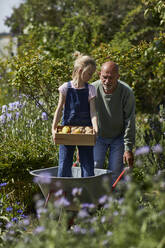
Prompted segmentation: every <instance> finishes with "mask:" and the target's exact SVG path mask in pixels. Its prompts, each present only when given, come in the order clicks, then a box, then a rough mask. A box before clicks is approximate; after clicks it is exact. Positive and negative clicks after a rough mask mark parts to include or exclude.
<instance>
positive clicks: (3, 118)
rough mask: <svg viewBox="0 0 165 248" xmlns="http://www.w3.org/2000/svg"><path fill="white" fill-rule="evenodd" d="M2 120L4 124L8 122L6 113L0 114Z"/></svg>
mask: <svg viewBox="0 0 165 248" xmlns="http://www.w3.org/2000/svg"><path fill="white" fill-rule="evenodd" d="M0 122H1V123H2V124H4V123H5V122H6V115H5V114H3V115H0Z"/></svg>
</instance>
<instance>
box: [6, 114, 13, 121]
mask: <svg viewBox="0 0 165 248" xmlns="http://www.w3.org/2000/svg"><path fill="white" fill-rule="evenodd" d="M6 116H7V121H11V120H12V119H13V118H12V114H11V113H7V114H6Z"/></svg>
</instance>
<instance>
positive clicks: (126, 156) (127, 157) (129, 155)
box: [123, 151, 134, 167]
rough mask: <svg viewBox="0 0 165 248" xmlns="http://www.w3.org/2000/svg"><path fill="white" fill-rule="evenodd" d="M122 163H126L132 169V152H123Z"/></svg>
mask: <svg viewBox="0 0 165 248" xmlns="http://www.w3.org/2000/svg"><path fill="white" fill-rule="evenodd" d="M123 163H124V164H125V163H127V164H128V166H130V167H133V163H134V155H133V152H132V151H125V152H124V155H123Z"/></svg>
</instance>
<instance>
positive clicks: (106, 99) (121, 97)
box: [92, 80, 135, 151]
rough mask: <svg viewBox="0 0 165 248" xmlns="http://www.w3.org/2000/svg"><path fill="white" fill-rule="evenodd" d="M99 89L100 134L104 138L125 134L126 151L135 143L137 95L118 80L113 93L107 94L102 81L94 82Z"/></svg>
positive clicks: (97, 105) (97, 108)
mask: <svg viewBox="0 0 165 248" xmlns="http://www.w3.org/2000/svg"><path fill="white" fill-rule="evenodd" d="M92 84H93V85H94V86H95V88H96V91H97V96H96V111H97V118H98V127H99V132H98V135H99V136H101V137H103V138H114V137H117V136H119V135H123V136H124V146H125V151H131V150H132V148H133V146H134V144H135V97H134V94H133V91H132V89H131V88H130V87H129V85H128V84H126V83H124V82H122V81H120V80H118V85H117V88H116V89H115V91H114V92H113V93H112V94H105V92H104V90H103V87H102V84H101V81H100V80H98V81H96V82H94V83H92Z"/></svg>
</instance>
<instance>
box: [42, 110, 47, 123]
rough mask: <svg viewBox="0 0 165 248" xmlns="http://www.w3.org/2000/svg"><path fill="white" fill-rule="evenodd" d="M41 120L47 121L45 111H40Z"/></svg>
mask: <svg viewBox="0 0 165 248" xmlns="http://www.w3.org/2000/svg"><path fill="white" fill-rule="evenodd" d="M42 120H43V121H47V120H48V115H47V113H46V112H43V113H42Z"/></svg>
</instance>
